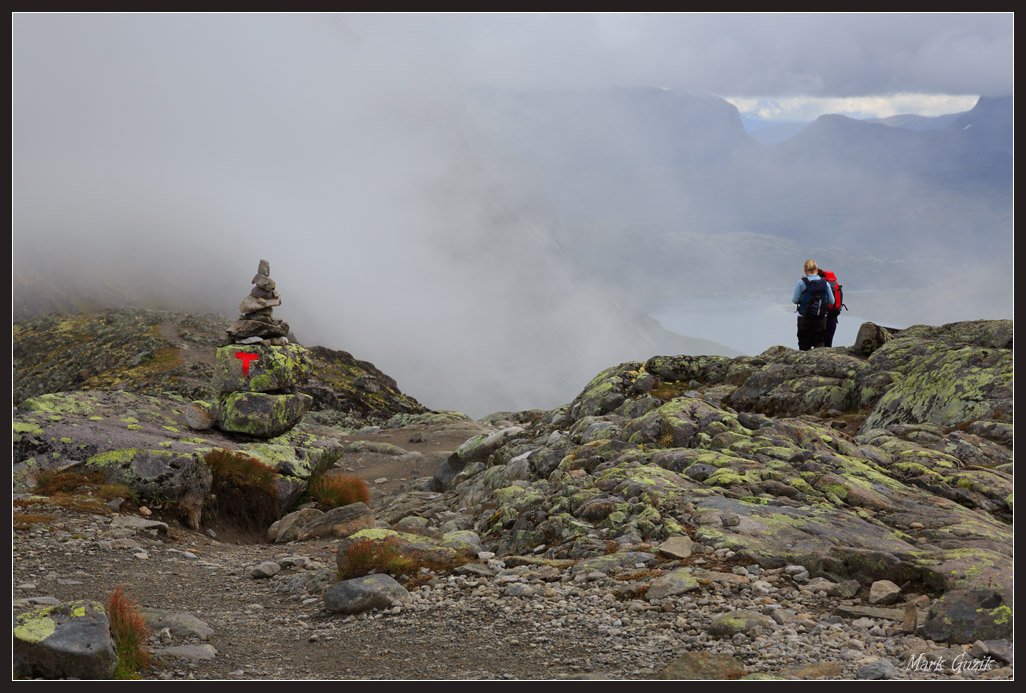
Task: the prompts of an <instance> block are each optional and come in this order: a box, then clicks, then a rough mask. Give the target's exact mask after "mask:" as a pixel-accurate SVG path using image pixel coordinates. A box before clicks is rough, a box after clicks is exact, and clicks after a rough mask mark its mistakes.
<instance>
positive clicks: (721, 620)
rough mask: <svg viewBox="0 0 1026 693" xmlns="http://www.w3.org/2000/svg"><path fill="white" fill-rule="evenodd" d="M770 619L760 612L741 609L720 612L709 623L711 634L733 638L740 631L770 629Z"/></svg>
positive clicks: (716, 636) (748, 631)
mask: <svg viewBox="0 0 1026 693" xmlns="http://www.w3.org/2000/svg"><path fill="white" fill-rule="evenodd" d="M769 627H770V620H769V619H768V618H766V617H765V616H763V615H762V614H760V613H756V612H754V611H747V610H744V609H739V610H737V611H729V612H727V613H725V614H720V615H719V616H717V617H716V618H714V619H713V620H712V623H710V624H709V635H711V636H713V637H715V638H732V637H734V636H735V635H737V634H738V633H750V632H751V631H753V630H755V629H768V628H769Z"/></svg>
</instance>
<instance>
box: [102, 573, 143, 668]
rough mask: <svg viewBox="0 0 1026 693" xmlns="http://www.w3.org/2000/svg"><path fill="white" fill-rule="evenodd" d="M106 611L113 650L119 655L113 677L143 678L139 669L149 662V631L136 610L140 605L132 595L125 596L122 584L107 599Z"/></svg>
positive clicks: (140, 614)
mask: <svg viewBox="0 0 1026 693" xmlns="http://www.w3.org/2000/svg"><path fill="white" fill-rule="evenodd" d="M107 615H108V618H110V634H111V638H112V639H113V640H114V651H115V652H116V653H117V655H118V667H117V669H115V670H114V678H115V679H140V678H142V675H141V672H142V671H143V670H144V669H146V668H147V667H149V665H150V653H149V652H147V651H146V647H145V643H146V639H147V638H148V637H150V631H149V629H148V628H147V627H146V620H145V619H144V618H143V615H142V613H141V612H140V611H139V605H138V604H137V603H136V602H135V600H134V599H131V598H129V597H127V596H125V586H124V585H118V586H117V588H115V590H114V592H113V593H112V594H111V595H110V598H108V599H107Z"/></svg>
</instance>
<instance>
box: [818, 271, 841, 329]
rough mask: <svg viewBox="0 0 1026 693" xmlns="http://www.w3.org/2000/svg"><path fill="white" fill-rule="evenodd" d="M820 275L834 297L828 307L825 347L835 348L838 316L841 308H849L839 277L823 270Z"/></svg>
mask: <svg viewBox="0 0 1026 693" xmlns="http://www.w3.org/2000/svg"><path fill="white" fill-rule="evenodd" d="M818 273H819V276H820V277H822V278H823V281H825V282H826V283H827V285H828V286H829V287H830V291H831V293H833V295H834V302H833V303H831V304H830V305H829V306H827V321H826V332H825V333H824V336H823V346H833V345H834V332H835V331H836V330H837V316H838V315H840V314H841V308H844V309H845V310H848V307H847V306H845V305H844V299H843V297H842V294H841V285H840V284H838V283H837V276H836V275H835V274H834V273H833V272H830V271H828V270H823V269H821V270H818Z"/></svg>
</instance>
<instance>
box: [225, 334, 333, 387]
mask: <svg viewBox="0 0 1026 693" xmlns="http://www.w3.org/2000/svg"><path fill="white" fill-rule="evenodd" d="M240 354H241V355H243V356H250V355H252V356H256V358H247V359H246V361H247V362H248V369H247V372H246V373H244V372H243V359H241V358H238V355H240ZM312 373H313V364H312V363H311V360H310V356H309V352H307V350H306V349H304V348H303V347H301V346H299V345H298V344H286V345H285V346H262V345H258V344H253V345H242V344H229V345H228V346H224V347H221V348H220V349H218V350H217V357H216V361H215V368H214V387H215V389H216V390H217V391H218V392H274V391H276V390H286V389H288V388H293V387H296V386H298V385H301V384H303V383H305V382H306V381H307V380H308V379H309V378H310V376H311V374H312Z"/></svg>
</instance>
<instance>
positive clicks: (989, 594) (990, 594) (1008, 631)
mask: <svg viewBox="0 0 1026 693" xmlns="http://www.w3.org/2000/svg"><path fill="white" fill-rule="evenodd" d="M923 634H924V635H925V636H926V637H927V638H929V639H930V640H934V641H936V642H952V643H965V644H968V643H973V642H976V641H977V640H1001V639H1006V638H1011V637H1012V599H1011V593H1010V592H1005V591H998V590H993V589H990V590H987V589H977V590H953V591H951V592H948V593H947V594H945V595H944V596H943V597H942V598H941V599H939V600H937V601H936V602H935V603H934V604H933V605H932V606H931V607H930V612H929V614H928V616H927V617H926V623H924V624H923Z"/></svg>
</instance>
